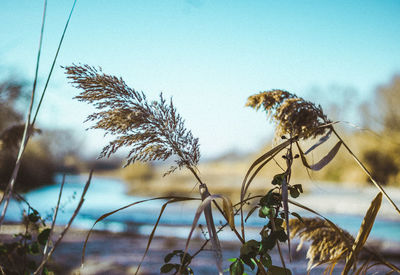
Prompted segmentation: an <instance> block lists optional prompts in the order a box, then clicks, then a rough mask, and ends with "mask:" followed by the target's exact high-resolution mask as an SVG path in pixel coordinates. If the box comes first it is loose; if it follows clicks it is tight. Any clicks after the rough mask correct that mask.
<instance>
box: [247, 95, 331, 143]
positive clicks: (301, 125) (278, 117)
mask: <svg viewBox="0 0 400 275" xmlns="http://www.w3.org/2000/svg"><path fill="white" fill-rule="evenodd" d="M246 106H250V107H252V108H254V109H256V110H258V109H259V108H260V107H263V108H264V110H265V111H266V112H267V116H268V117H269V118H270V119H271V120H272V121H273V122H275V123H276V124H277V127H276V132H275V135H276V136H277V137H280V136H283V135H286V134H289V135H291V136H300V137H303V138H304V139H307V138H309V137H316V136H318V135H322V134H324V133H325V131H326V128H324V127H321V126H323V125H325V124H327V123H329V122H330V121H329V120H328V118H327V117H326V115H325V114H324V113H323V111H322V108H321V106H319V105H318V106H316V105H315V104H313V103H312V102H310V101H306V100H304V99H303V98H301V97H297V96H296V95H295V94H292V93H289V92H287V91H283V90H272V91H267V92H261V93H259V94H256V95H252V96H250V97H249V98H248V100H247V103H246Z"/></svg>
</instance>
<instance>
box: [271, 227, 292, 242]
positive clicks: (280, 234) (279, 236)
mask: <svg viewBox="0 0 400 275" xmlns="http://www.w3.org/2000/svg"><path fill="white" fill-rule="evenodd" d="M273 233H274V234H276V236H277V239H278V240H279V241H280V242H286V241H287V240H288V236H287V235H286V233H285V231H283V230H279V231H275V232H273Z"/></svg>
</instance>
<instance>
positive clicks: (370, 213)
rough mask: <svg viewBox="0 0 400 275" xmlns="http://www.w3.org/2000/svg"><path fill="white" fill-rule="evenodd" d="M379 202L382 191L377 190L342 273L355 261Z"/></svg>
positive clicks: (373, 220) (366, 236)
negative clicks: (377, 192)
mask: <svg viewBox="0 0 400 275" xmlns="http://www.w3.org/2000/svg"><path fill="white" fill-rule="evenodd" d="M381 203H382V192H379V194H378V195H376V197H375V198H374V199H373V201H372V202H371V205H370V206H369V208H368V211H367V213H366V214H365V216H364V220H363V221H362V224H361V227H360V230H359V231H358V234H357V237H356V240H355V241H354V244H353V247H352V249H351V252H350V255H349V256H348V257H347V260H346V265H345V266H344V268H343V271H342V274H343V275H347V273H348V272H349V270H350V268H351V267H352V266H353V264H354V263H355V262H356V261H357V256H358V254H359V253H360V251H361V249H362V248H363V246H364V244H365V242H366V241H367V239H368V236H369V233H370V232H371V229H372V226H373V225H374V222H375V218H376V215H377V214H378V211H379V208H380V207H381Z"/></svg>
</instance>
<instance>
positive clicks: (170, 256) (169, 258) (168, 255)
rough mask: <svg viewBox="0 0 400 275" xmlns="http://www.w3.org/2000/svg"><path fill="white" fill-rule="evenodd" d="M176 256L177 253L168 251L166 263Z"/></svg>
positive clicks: (165, 258)
mask: <svg viewBox="0 0 400 275" xmlns="http://www.w3.org/2000/svg"><path fill="white" fill-rule="evenodd" d="M174 256H175V253H173V252H172V253H168V254H167V255H166V256H165V257H164V262H165V263H169V262H170V261H171V259H172V257H174Z"/></svg>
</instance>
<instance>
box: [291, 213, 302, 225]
mask: <svg viewBox="0 0 400 275" xmlns="http://www.w3.org/2000/svg"><path fill="white" fill-rule="evenodd" d="M291 214H292V215H293V216H295V217H296V218H298V219H299V220H300V221H301V222H302V223H304V220H303V218H302V217H301V216H300V215H299V214H297V213H296V212H292V213H291Z"/></svg>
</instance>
